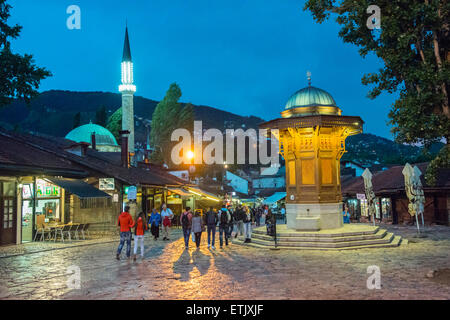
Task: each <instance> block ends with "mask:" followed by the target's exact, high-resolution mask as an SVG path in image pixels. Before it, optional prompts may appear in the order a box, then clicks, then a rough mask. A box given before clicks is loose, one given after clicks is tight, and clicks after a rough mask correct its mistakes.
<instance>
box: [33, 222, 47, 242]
mask: <svg viewBox="0 0 450 320" xmlns="http://www.w3.org/2000/svg"><path fill="white" fill-rule="evenodd" d="M38 234H40V235H41V241H42V240H43V239H44V235H45V227H44V225H43V224H41V225H37V226H36V234H35V235H34V240H33V241H36V237H37V236H38Z"/></svg>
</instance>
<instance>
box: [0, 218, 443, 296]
mask: <svg viewBox="0 0 450 320" xmlns="http://www.w3.org/2000/svg"><path fill="white" fill-rule="evenodd" d="M383 227H384V228H388V229H390V230H391V231H393V232H395V233H396V234H399V235H402V236H403V237H405V238H406V239H408V240H409V244H408V245H405V246H400V247H397V248H385V249H360V250H348V251H302V250H299V251H295V250H278V251H276V250H267V249H258V248H251V247H245V246H240V245H236V244H231V245H229V246H228V247H226V248H224V249H223V250H221V249H220V248H219V244H218V235H217V237H216V238H217V239H216V248H217V249H216V250H209V249H208V248H207V243H206V234H205V233H204V234H203V237H202V244H201V248H200V250H196V249H195V248H194V244H193V242H192V241H191V242H190V246H191V247H190V248H189V250H184V245H183V239H182V236H181V231H180V230H173V231H172V233H173V237H172V240H171V241H162V240H158V241H154V240H153V239H151V238H150V237H149V236H146V237H147V238H146V241H145V246H146V248H145V257H144V259H143V260H141V259H140V258H138V259H137V261H136V262H133V261H132V260H126V259H124V254H125V253H124V251H123V252H122V260H121V261H117V260H116V259H115V251H116V249H117V245H118V241H115V240H116V239H110V242H101V243H97V244H90V245H85V246H71V247H67V248H56V249H53V250H47V251H39V252H33V251H31V252H26V251H23V252H22V253H21V254H19V255H17V254H16V255H9V256H8V255H6V254H3V255H0V299H89V300H92V299H139V300H141V299H213V300H217V299H237V300H241V299H242V300H244V299H270V300H272V299H343V300H352V299H407V300H410V299H445V300H448V299H450V282H449V271H450V228H448V227H442V226H434V227H426V229H425V230H424V232H423V234H424V235H425V237H423V238H418V237H415V230H414V228H412V227H403V226H402V227H393V226H383ZM5 250H6V249H4V248H0V251H5ZM371 265H375V266H378V267H379V268H380V271H381V289H373V290H369V289H367V285H366V282H367V278H368V277H369V276H370V274H368V273H367V267H368V266H371ZM70 266H78V267H79V268H80V272H81V287H80V289H70V288H68V286H67V281H68V279H69V277H70V276H71V274H67V270H68V268H69V267H70Z"/></svg>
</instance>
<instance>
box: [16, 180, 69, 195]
mask: <svg viewBox="0 0 450 320" xmlns="http://www.w3.org/2000/svg"><path fill="white" fill-rule="evenodd" d="M36 187H37V192H36V197H37V198H57V197H59V196H60V195H61V188H60V187H58V186H55V185H53V184H51V183H49V182H47V181H45V180H41V179H38V180H36ZM22 197H23V198H24V199H30V198H32V197H33V184H24V185H23V188H22Z"/></svg>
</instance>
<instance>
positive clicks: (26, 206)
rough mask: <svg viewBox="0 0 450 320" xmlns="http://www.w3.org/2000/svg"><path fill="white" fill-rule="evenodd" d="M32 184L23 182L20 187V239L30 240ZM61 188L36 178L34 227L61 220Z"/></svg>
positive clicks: (31, 227) (31, 228)
mask: <svg viewBox="0 0 450 320" xmlns="http://www.w3.org/2000/svg"><path fill="white" fill-rule="evenodd" d="M33 197H34V188H33V184H32V183H29V184H24V185H23V187H22V198H23V203H22V241H23V242H26V241H31V240H32V233H33V232H32V230H33ZM61 221H62V220H61V188H60V187H58V186H56V185H53V184H52V183H50V182H48V181H46V180H42V179H37V180H36V203H35V219H34V223H35V224H34V229H37V228H39V227H41V226H42V225H43V224H51V223H59V222H61Z"/></svg>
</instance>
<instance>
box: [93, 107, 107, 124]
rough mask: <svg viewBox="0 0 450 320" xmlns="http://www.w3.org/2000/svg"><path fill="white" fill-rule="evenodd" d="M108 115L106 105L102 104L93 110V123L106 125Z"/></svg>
mask: <svg viewBox="0 0 450 320" xmlns="http://www.w3.org/2000/svg"><path fill="white" fill-rule="evenodd" d="M107 118H108V115H107V113H106V107H105V106H102V107H100V108H98V109H97V111H96V112H95V123H96V124H98V125H99V126H102V127H106V124H107Z"/></svg>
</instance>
